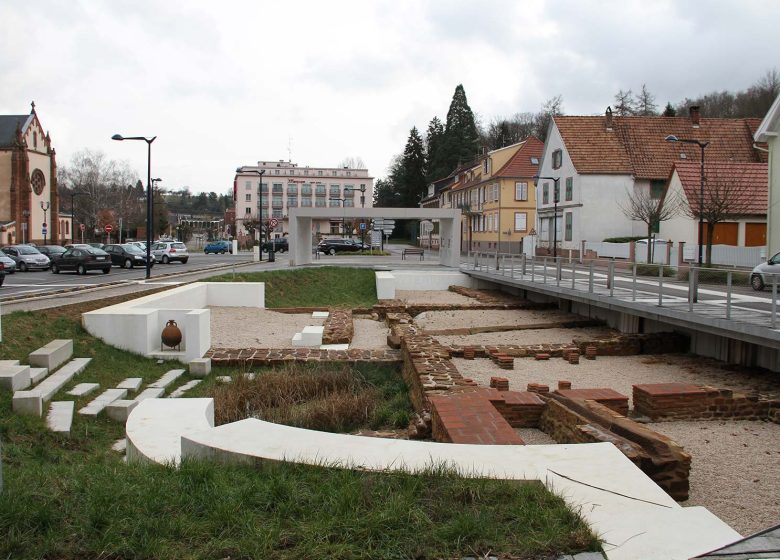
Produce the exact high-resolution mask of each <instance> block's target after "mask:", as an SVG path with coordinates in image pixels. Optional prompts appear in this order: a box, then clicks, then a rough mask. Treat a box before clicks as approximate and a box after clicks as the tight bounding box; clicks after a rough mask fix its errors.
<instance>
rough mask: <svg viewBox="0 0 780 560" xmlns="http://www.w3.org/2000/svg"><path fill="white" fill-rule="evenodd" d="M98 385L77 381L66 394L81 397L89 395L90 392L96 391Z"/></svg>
mask: <svg viewBox="0 0 780 560" xmlns="http://www.w3.org/2000/svg"><path fill="white" fill-rule="evenodd" d="M99 387H100V383H79V384H78V385H76V386H75V387H73V389H71V390H70V391H68V393H67V394H68V395H73V396H74V397H83V396H84V395H89V394H90V393H91V392H93V391H96V390H97V389H98V388H99Z"/></svg>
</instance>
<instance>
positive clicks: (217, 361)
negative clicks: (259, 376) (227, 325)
mask: <svg viewBox="0 0 780 560" xmlns="http://www.w3.org/2000/svg"><path fill="white" fill-rule="evenodd" d="M206 357H207V358H211V364H212V365H213V366H215V367H218V366H226V367H251V366H272V365H280V364H284V363H287V362H349V363H359V362H372V363H376V362H384V363H398V362H401V361H402V357H401V353H400V352H399V351H398V350H392V349H387V350H360V349H349V350H321V349H319V348H240V349H233V348H229V349H221V348H213V349H211V350H209V352H207V353H206Z"/></svg>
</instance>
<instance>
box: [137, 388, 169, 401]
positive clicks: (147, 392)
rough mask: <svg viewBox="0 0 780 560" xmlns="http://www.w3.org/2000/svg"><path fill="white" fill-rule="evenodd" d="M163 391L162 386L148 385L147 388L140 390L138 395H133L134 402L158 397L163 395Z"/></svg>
mask: <svg viewBox="0 0 780 560" xmlns="http://www.w3.org/2000/svg"><path fill="white" fill-rule="evenodd" d="M163 393H165V389H164V388H163V387H149V388H148V389H144V390H143V391H141V392H140V393H139V394H138V396H137V397H135V402H141V401H145V400H146V399H159V398H160V397H162V396H163Z"/></svg>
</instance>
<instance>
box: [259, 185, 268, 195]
mask: <svg viewBox="0 0 780 560" xmlns="http://www.w3.org/2000/svg"><path fill="white" fill-rule="evenodd" d="M260 192H262V193H263V194H266V193H267V192H268V183H261V184H260Z"/></svg>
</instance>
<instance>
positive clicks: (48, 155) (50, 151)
mask: <svg viewBox="0 0 780 560" xmlns="http://www.w3.org/2000/svg"><path fill="white" fill-rule="evenodd" d="M59 218H60V217H59V212H58V201H57V160H56V157H55V151H54V148H53V147H52V144H51V138H50V137H49V133H48V132H44V129H43V126H41V122H40V120H38V114H37V113H36V112H35V103H32V109H31V111H30V113H29V114H28V115H0V245H8V244H12V243H36V244H43V243H44V240H46V242H47V243H49V244H55V243H59V242H60V241H61V240H62V239H65V238H69V237H70V235H63V234H65V232H60V229H61V224H60V219H59ZM52 224H54V227H52ZM67 226H68V229H70V221H69V220H68V221H67ZM67 233H68V234H70V232H67Z"/></svg>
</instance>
